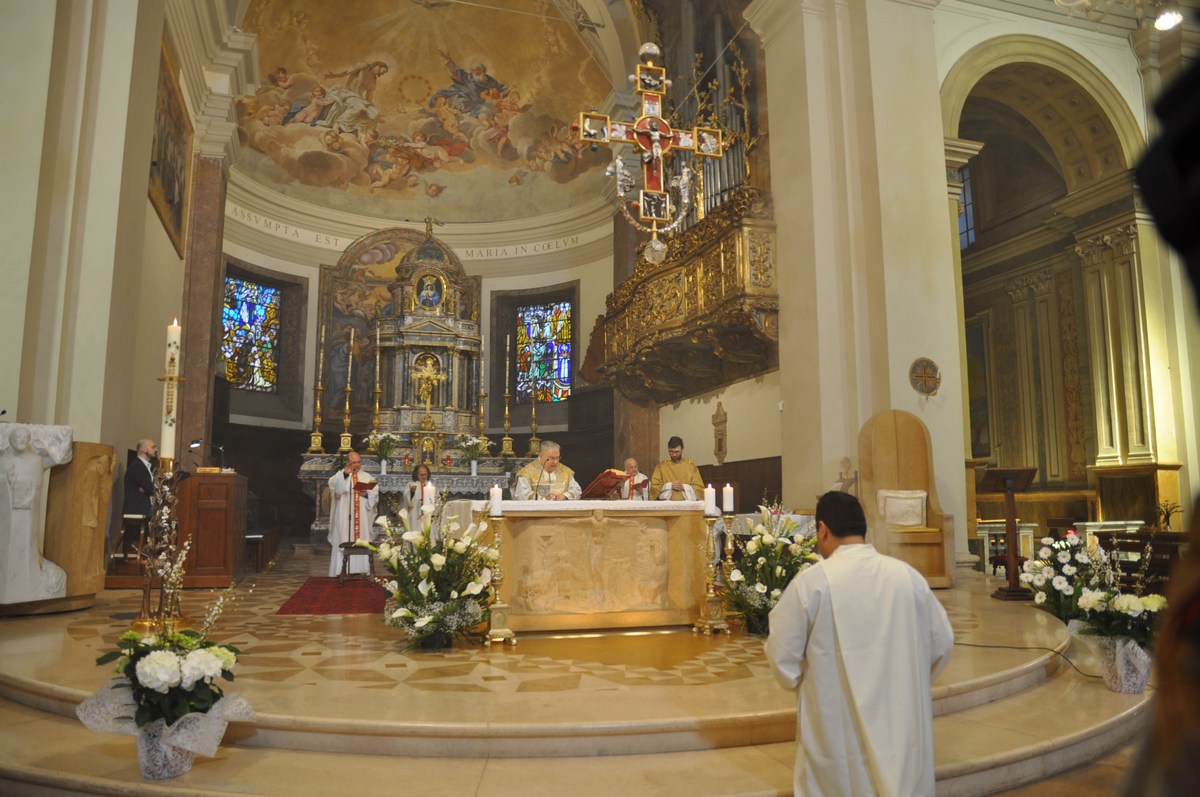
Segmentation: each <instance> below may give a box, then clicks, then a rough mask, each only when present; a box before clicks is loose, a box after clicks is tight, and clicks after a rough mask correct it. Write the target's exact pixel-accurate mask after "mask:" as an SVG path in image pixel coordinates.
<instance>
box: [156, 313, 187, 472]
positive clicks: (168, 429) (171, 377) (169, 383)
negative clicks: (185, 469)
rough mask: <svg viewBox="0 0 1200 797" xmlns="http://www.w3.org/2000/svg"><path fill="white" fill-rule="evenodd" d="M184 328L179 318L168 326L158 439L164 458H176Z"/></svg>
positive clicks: (161, 454)
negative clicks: (176, 417)
mask: <svg viewBox="0 0 1200 797" xmlns="http://www.w3.org/2000/svg"><path fill="white" fill-rule="evenodd" d="M182 338H183V329H182V328H181V327H180V326H179V319H178V318H177V319H175V320H174V321H172V322H171V323H170V325H169V326H168V327H167V359H166V380H165V381H164V382H163V416H162V434H161V435H160V436H159V440H158V454H159V456H160V457H162V458H163V459H175V415H176V411H177V410H178V408H179V407H178V402H177V401H176V398H177V396H178V392H177V388H178V382H176V379H178V378H179V342H180V340H182Z"/></svg>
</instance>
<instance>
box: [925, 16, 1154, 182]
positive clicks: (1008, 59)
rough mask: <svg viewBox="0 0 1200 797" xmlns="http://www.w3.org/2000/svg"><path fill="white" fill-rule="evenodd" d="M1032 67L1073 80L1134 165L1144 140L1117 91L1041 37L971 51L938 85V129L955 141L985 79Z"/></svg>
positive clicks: (1003, 40) (993, 42)
mask: <svg viewBox="0 0 1200 797" xmlns="http://www.w3.org/2000/svg"><path fill="white" fill-rule="evenodd" d="M1022 62H1026V63H1033V64H1040V65H1042V66H1046V67H1050V68H1051V69H1056V70H1058V71H1059V72H1061V73H1062V74H1064V75H1066V76H1067V77H1069V78H1071V79H1072V80H1074V81H1075V82H1076V83H1078V84H1079V86H1080V87H1081V88H1082V89H1083V90H1084V91H1086V92H1087V93H1088V94H1089V95H1090V96H1091V98H1092V99H1093V100H1094V101H1095V102H1096V104H1097V106H1099V108H1100V109H1101V110H1102V111H1103V112H1104V113H1105V115H1106V116H1107V117H1108V120H1109V122H1110V123H1111V124H1112V126H1113V129H1114V130H1115V131H1116V135H1117V140H1118V142H1119V143H1120V146H1121V152H1122V154H1123V155H1124V158H1125V162H1126V163H1134V162H1136V161H1137V157H1138V155H1139V154H1140V153H1141V151H1142V149H1143V148H1145V146H1146V137H1145V135H1144V134H1143V133H1142V129H1141V127H1139V125H1138V122H1137V119H1136V118H1135V117H1134V115H1133V113H1132V112H1131V111H1130V109H1129V106H1128V104H1126V102H1125V100H1124V98H1123V97H1122V96H1121V93H1120V92H1119V91H1117V88H1116V86H1114V85H1113V84H1112V81H1110V80H1109V79H1108V78H1107V77H1105V76H1104V73H1102V72H1101V71H1100V70H1099V69H1097V68H1096V66H1095V65H1094V64H1092V63H1091V62H1090V61H1088V60H1087V59H1086V58H1085V57H1084V56H1082V55H1081V54H1080V53H1079V52H1077V51H1076V50H1072V49H1071V48H1069V47H1067V46H1065V45H1063V44H1062V43H1060V42H1056V41H1054V40H1053V39H1047V38H1045V37H1042V36H1030V35H1028V34H1010V35H1006V36H999V37H997V38H994V39H989V40H987V41H984V42H980V43H979V44H977V45H975V46H974V47H972V48H971V49H970V50H968V51H967V52H966V53H964V54H963V56H962V57H961V58H959V59H958V61H957V62H956V63H955V64H954V66H952V67H951V68H950V71H949V72H948V73H947V74H946V79H945V80H944V81H942V90H941V100H942V127H943V129H944V130H945V133H946V135H947V136H949V137H955V138H956V137H957V136H958V126H959V122H960V120H961V116H962V110H963V105H964V103H966V100H967V97H968V96H969V95H970V93H971V90H972V89H973V88H974V87H975V84H976V83H978V82H979V81H980V80H981V79H982V78H983V77H984V76H985V75H987V74H988V73H989V72H991V71H992V70H994V69H997V68H999V67H1002V66H1006V65H1008V64H1016V63H1022Z"/></svg>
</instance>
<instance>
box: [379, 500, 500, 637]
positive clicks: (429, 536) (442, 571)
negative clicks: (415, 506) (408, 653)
mask: <svg viewBox="0 0 1200 797" xmlns="http://www.w3.org/2000/svg"><path fill="white" fill-rule="evenodd" d="M421 513H422V514H421V528H418V529H410V528H408V521H407V518H406V517H405V515H404V514H403V513H402V514H401V515H400V522H399V524H398V525H393V524H392V521H391V520H389V519H388V517H387V516H386V515H383V516H380V518H379V519H378V520H377V521H376V524H378V525H379V526H380V527H381V528H382V529H383V534H382V536H381V537H380V539H379V541H378V543H377V544H371V543H368V542H366V541H364V540H359V542H358V545H362V546H364V547H367V548H370V549H372V550H373V551H375V552H376V553H378V554H379V559H380V561H382V562H383V564H384V566H385V567H387V569H388V572H389V573H391V574H392V578H391V579H390V580H388V581H385V582H384V587H385V588H386V589H387V591H388V599H387V603H386V604H385V606H384V622H385V623H387V624H388V625H390V626H393V627H396V628H400V629H402V630H403V631H404V632H405V634H406V635H407V637H408V641H409V646H408V647H409V648H414V647H415V648H426V649H438V648H448V647H450V645H451V643H452V642H453V639H454V637H455V636H461V635H465V634H466V633H467V632H469V631H471V630H472V629H473V628H475V627H477V626H478V625H479V624H480V623H482V622H484V621H485V620H486V619H487V616H488V608H487V607H488V601H489V599H490V597H491V594H492V567H493V565H494V564H495V562H496V560H497V559H499V558H500V553H499V550H497V549H496V548H494V547H492V546H490V545H489V544H487V543H485V542H484V541H483V537H484V536H486V532H487V531H488V523H487V521H486V520H480V521H479V522H478V523H472V524H471V525H470V526H468V527H467V528H466V530H463V529H462V527H461V526H460V524H459V523H458V522H456V521H451V522H448V523H443V522H441V503H440V501H439V502H438V503H437V504H436V505H434V506H427V507H424V508H423V509H422V510H421ZM484 514H485V515H486V511H485V513H484Z"/></svg>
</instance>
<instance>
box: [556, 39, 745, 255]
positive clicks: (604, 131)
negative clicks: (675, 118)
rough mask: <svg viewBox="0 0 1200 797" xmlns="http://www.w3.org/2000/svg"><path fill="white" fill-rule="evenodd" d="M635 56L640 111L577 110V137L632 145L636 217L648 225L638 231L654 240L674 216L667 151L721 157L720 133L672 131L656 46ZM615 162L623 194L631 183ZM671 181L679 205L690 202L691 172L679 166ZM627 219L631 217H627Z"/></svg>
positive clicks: (618, 161)
mask: <svg viewBox="0 0 1200 797" xmlns="http://www.w3.org/2000/svg"><path fill="white" fill-rule="evenodd" d="M638 55H639V56H640V57H641V59H642V61H643V63H640V64H638V66H637V72H636V73H635V74H633V75H630V76H629V79H630V81H632V82H633V84H634V87H635V89H636V90H637V93H638V96H639V97H640V98H641V104H642V108H641V115H640V116H638V117H637V119H635V120H634V121H633V122H618V121H613V120H612V119H610V118H609V117H608V115H607V114H602V113H596V112H594V111H592V112H588V111H585V112H583V113H580V114H579V124H578V128H579V136H580V138H581V139H582V140H583V141H586V142H589V143H590V144H592V145H593V147H594V146H597V145H600V144H605V145H607V144H633V145H634V147H636V148H637V151H638V158H639V160H640V161H641V164H642V189H641V191H640V192H639V195H638V200H637V202H636V203H635V205H636V208H637V212H638V218H637V220H638V221H640V222H641V223H642V224H648V225H649V227H648V228H642V229H644V230H645V231H647V232H650V233H651V236H652V238H654V239H655V240H657V237H658V236H657V234H658V232H659V231H660V230H662V229H664V225H669V227H670V228H673V227H674V226H675V223H677V222H678V220H679V219H676V222H675V223H672V217H673V216H674V213H675V208H674V207H673V205H672V202H671V195H670V194H669V193H668V192H667V190H666V189H667V184H666V183H665V182H664V171H665V168H664V164H665V162H666V161H667V160H668V159H669V158H670V156H671V153H672V152H673V151H674V150H685V151H688V152H692V153H694V154H695V155H696V156H697V157H700V158H720V157H721V155H722V154H723V153H724V151H725V149H724V146H723V142H722V136H721V131H720V130H719V129H717V128H715V127H693V128H690V129H683V130H672V129H671V126H670V125H669V124H667V122H666V120H664V119H663V118H662V106H663V96H664V95H665V93H666V91H667V89H668V88H670V87H671V81H669V80H667V71H666V69H665V68H663V67H662V66H658V65H657V64H655V62H654V61H655V59H656V58H658V57H659V56H660V55H661V53H660V51H659V49H658V45H656V44H653V43H647V44H643V45H642V47H641V49H640V50H639V51H638ZM614 165H615V167H616V168H615V169H614V168H612V167H610V170H609V171H610V173H615V174H616V175H617V187H618V194H619V195H620V196H622V197H624V195H625V191H626V190H627V189H629V188H631V187H632V185H631V184H630V183H631V181H630V179H629V175H628V172H626V171H625V169H624V163H623V162H622V159H621V158H620V156H618V157H617V159H616V162H615V164H614ZM670 184H671V187H676V188H678V189H680V194H681V197H682V198H681V203H684V204H686V203H687V202H688V201H689V199H688V198H687V194H688V189H689V187H690V171H689V170H688V169H684V173H683V175H681V177H678V178H675V179H674V180H672V181H671V183H670ZM624 209H625V208H624V207H623V206H622V210H624ZM684 210H685V211H686V207H685V208H684ZM681 218H682V215H681V216H680V219H681ZM630 220H631V221H632V220H633V219H632V217H631V218H630ZM638 226H640V225H638Z"/></svg>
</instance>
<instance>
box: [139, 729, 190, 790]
mask: <svg viewBox="0 0 1200 797" xmlns="http://www.w3.org/2000/svg"><path fill="white" fill-rule="evenodd" d="M166 730H167V723H166V721H165V720H155V721H154V722H151V723H149V724H147V725H143V726H142V727H141V728H139V729H138V735H137V752H138V764H140V765H141V767H142V777H144V778H146V779H148V780H166V779H168V778H177V777H179V776H180V775H186V774H187V773H189V772H191V771H192V762H193V761H194V760H195V758H196V754H195V753H193V752H192V751H191V750H184V749H182V748H180V747H175V746H174V745H172V744H169V743H168V742H167V741H166V740H165V739H164V738H163V736H164V734H165V733H166Z"/></svg>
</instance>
